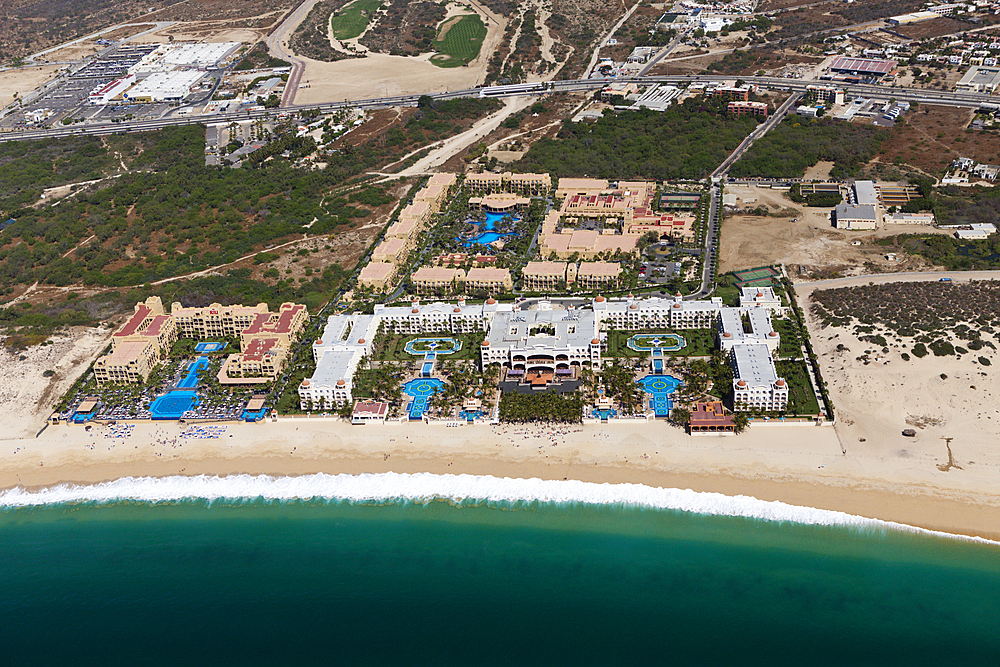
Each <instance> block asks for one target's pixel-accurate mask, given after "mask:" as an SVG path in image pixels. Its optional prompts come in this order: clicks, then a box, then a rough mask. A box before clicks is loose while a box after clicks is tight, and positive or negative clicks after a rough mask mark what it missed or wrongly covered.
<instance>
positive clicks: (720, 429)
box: [689, 401, 736, 435]
mask: <svg viewBox="0 0 1000 667" xmlns="http://www.w3.org/2000/svg"><path fill="white" fill-rule="evenodd" d="M689 428H690V430H691V435H734V434H735V433H736V422H735V420H734V419H733V415H732V414H731V413H729V411H728V410H726V407H725V406H724V405H722V402H721V401H709V402H706V403H696V404H695V408H694V410H692V411H691V421H690V422H689Z"/></svg>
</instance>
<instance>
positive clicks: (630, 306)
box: [628, 303, 639, 310]
mask: <svg viewBox="0 0 1000 667" xmlns="http://www.w3.org/2000/svg"><path fill="white" fill-rule="evenodd" d="M628 309H629V310H639V304H637V303H633V304H630V305H629V307H628Z"/></svg>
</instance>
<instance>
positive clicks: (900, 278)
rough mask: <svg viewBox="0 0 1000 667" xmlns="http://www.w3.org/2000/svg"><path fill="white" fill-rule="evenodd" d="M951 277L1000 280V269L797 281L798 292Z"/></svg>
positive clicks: (878, 274) (914, 272)
mask: <svg viewBox="0 0 1000 667" xmlns="http://www.w3.org/2000/svg"><path fill="white" fill-rule="evenodd" d="M942 278H950V279H951V280H953V281H955V282H968V281H970V280H1000V271H908V272H904V273H875V274H871V275H864V276H850V277H848V278H831V279H829V280H813V281H803V282H796V283H795V291H796V292H800V293H801V292H812V291H813V290H817V289H834V288H836V287H857V286H858V285H868V284H870V283H875V284H876V285H884V284H885V283H918V282H928V281H935V280H941V279H942Z"/></svg>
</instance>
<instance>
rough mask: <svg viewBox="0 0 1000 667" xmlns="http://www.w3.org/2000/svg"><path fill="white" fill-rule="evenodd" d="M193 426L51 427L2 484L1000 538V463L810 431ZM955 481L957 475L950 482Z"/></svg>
mask: <svg viewBox="0 0 1000 667" xmlns="http://www.w3.org/2000/svg"><path fill="white" fill-rule="evenodd" d="M190 429H192V427H191V426H186V425H183V424H176V423H172V422H156V423H138V424H136V425H135V426H134V427H132V428H131V429H125V428H122V427H118V429H117V435H118V437H109V436H111V435H112V430H111V429H110V428H109V427H107V426H102V425H95V426H94V427H93V429H92V430H91V432H89V433H88V432H87V431H86V430H85V429H84V427H83V426H79V425H65V424H63V425H58V426H50V427H48V428H47V429H46V430H45V431H44V432H43V433H42V435H41V436H40V437H39V438H37V439H23V440H6V441H0V487H2V488H10V487H13V486H23V487H38V486H48V485H52V484H56V483H60V482H73V483H95V482H100V481H104V480H111V479H116V478H119V477H124V476H134V477H144V476H167V475H178V474H179V475H199V474H211V475H226V474H235V473H248V474H271V475H299V474H306V473H314V472H326V473H333V474H335V473H361V472H389V471H392V472H433V473H453V474H461V473H469V474H486V475H494V476H498V477H521V478H531V477H537V478H540V479H578V480H582V481H590V482H607V483H619V482H633V483H640V484H646V485H649V486H658V487H668V488H690V489H693V490H695V491H711V492H717V493H724V494H726V495H748V496H753V497H756V498H760V499H762V500H780V501H783V502H787V503H790V504H794V505H803V506H809V507H818V508H821V509H830V510H838V511H843V512H848V513H850V514H857V515H861V516H866V517H871V518H878V519H884V520H889V521H897V522H900V523H905V524H909V525H915V526H920V527H924V528H929V529H932V530H941V531H946V532H952V533H962V534H970V535H979V536H982V537H989V538H994V539H995V538H1000V528H998V526H1000V496H998V495H996V494H995V485H994V484H993V481H992V480H994V479H995V478H996V472H997V470H996V468H997V466H998V464H1000V461H996V460H994V461H993V462H992V463H988V462H986V461H983V462H982V463H980V464H978V465H976V466H975V467H971V466H970V467H967V468H966V469H964V470H961V471H951V472H948V473H945V472H941V471H939V470H938V469H937V468H935V467H934V466H933V465H930V464H928V465H922V464H920V463H919V462H917V461H913V460H911V459H901V458H899V457H893V456H884V455H879V454H878V453H876V452H866V451H849V452H848V453H847V454H846V455H844V454H843V453H842V451H841V444H840V441H839V439H838V437H837V433H836V432H835V430H834V429H833V428H830V427H819V426H813V425H806V424H803V425H776V424H759V425H756V426H754V427H751V429H750V431H749V432H747V433H746V434H744V435H741V436H739V437H735V438H733V437H730V438H692V437H689V436H687V435H686V434H684V433H683V432H682V431H680V430H678V429H676V428H674V427H671V426H668V425H666V424H664V423H662V422H658V423H657V422H650V423H645V422H622V423H618V424H609V425H603V424H602V425H584V426H542V425H535V426H530V427H525V426H520V427H518V426H487V425H477V426H460V427H447V426H444V425H426V424H417V425H408V424H385V425H375V424H372V425H367V426H351V425H349V424H347V423H344V422H340V421H337V420H334V419H293V418H285V419H281V420H279V421H277V422H263V423H258V424H246V423H236V424H228V425H224V426H223V428H222V429H221V430H220V433H219V437H218V438H210V439H198V438H190V437H182V436H181V434H182V433H184V432H187V433H191V432H192V431H191V430H190ZM956 473H957V474H956Z"/></svg>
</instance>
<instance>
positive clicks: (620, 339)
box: [608, 329, 718, 357]
mask: <svg viewBox="0 0 1000 667" xmlns="http://www.w3.org/2000/svg"><path fill="white" fill-rule="evenodd" d="M664 334H677V335H678V336H680V337H681V338H683V339H684V341H685V342H686V343H687V345H686V346H684V347H682V348H681V349H680V350H677V351H674V352H670V351H668V352H667V353H666V354H668V355H670V356H673V357H707V356H710V355H711V354H712V352H713V351H715V349H716V348H718V345H716V344H715V335H714V334H713V333H712V330H711V329H679V330H677V331H617V330H616V331H612V332H610V333H609V334H608V356H611V357H648V356H649V353H648V352H636V351H635V350H633V349H631V348H630V347H629V346H628V339H629V338H631V337H632V336H635V335H642V336H650V337H653V336H657V335H660V336H662V335H664Z"/></svg>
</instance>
